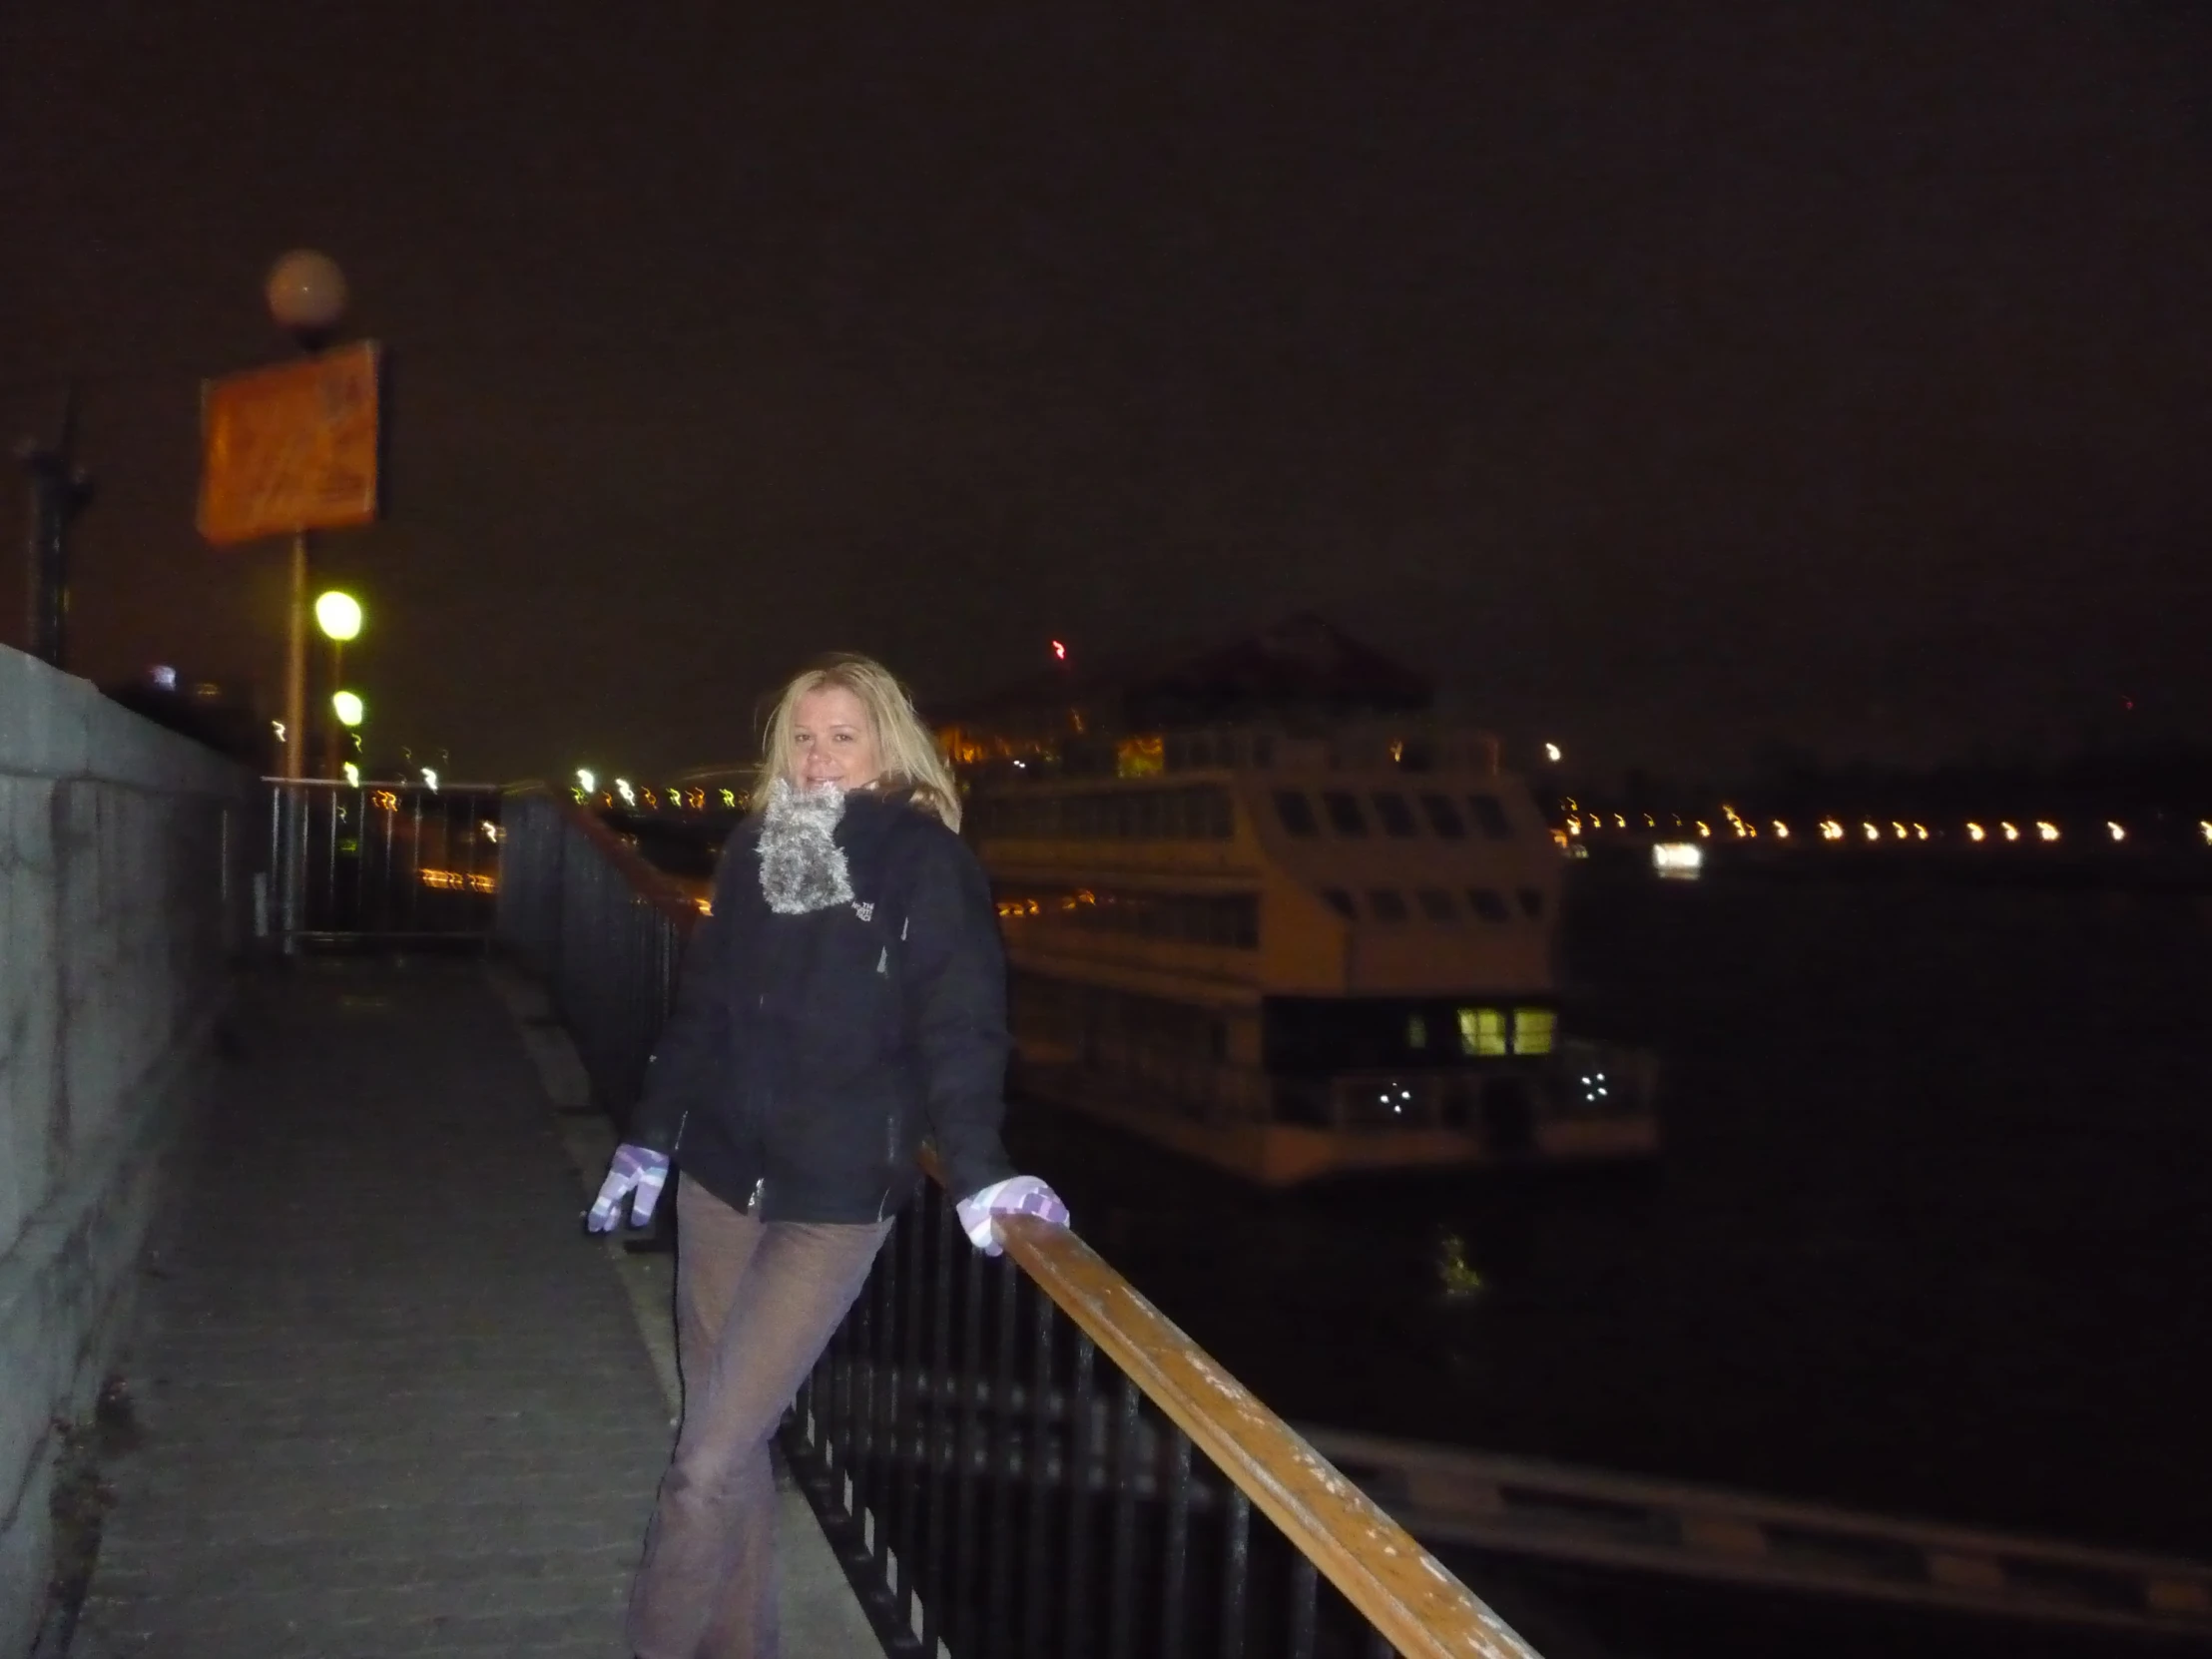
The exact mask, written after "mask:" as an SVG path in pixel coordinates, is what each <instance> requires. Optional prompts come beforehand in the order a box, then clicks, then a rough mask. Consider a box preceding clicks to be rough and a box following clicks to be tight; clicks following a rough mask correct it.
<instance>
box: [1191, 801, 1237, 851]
mask: <svg viewBox="0 0 2212 1659" xmlns="http://www.w3.org/2000/svg"><path fill="white" fill-rule="evenodd" d="M1199 801H1200V804H1201V805H1202V806H1203V808H1204V809H1205V811H1204V813H1203V815H1202V816H1203V821H1204V824H1205V829H1204V831H1203V832H1204V833H1205V835H1206V836H1207V837H1208V838H1209V839H1211V840H1217V841H1225V840H1229V839H1231V838H1232V837H1234V836H1235V834H1236V832H1237V816H1236V814H1235V813H1233V812H1232V811H1230V807H1229V792H1228V791H1227V790H1202V791H1201V792H1199Z"/></svg>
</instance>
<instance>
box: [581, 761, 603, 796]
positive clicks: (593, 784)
mask: <svg viewBox="0 0 2212 1659" xmlns="http://www.w3.org/2000/svg"><path fill="white" fill-rule="evenodd" d="M576 787H577V788H578V789H580V790H582V791H583V792H584V793H585V794H586V795H597V794H598V793H599V780H598V779H597V778H596V777H594V776H593V775H592V770H591V768H590V767H578V768H577V769H576Z"/></svg>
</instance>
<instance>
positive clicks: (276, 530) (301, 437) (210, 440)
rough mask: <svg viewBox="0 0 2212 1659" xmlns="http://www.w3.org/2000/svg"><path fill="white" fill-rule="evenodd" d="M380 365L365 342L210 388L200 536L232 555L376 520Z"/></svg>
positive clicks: (204, 411) (205, 402)
mask: <svg viewBox="0 0 2212 1659" xmlns="http://www.w3.org/2000/svg"><path fill="white" fill-rule="evenodd" d="M379 361H380V358H379V349H378V347H377V346H376V344H375V343H374V342H373V341H363V342H362V343H361V344H359V345H346V346H340V347H339V348H338V349H337V350H335V351H325V352H323V353H322V354H321V355H319V356H315V357H309V358H306V359H305V360H303V361H300V362H296V363H281V364H278V365H277V367H275V368H258V369H254V370H252V371H250V372H248V373H245V374H231V375H226V376H225V377H224V378H222V379H220V380H211V381H209V382H208V384H207V385H206V387H205V388H204V389H203V392H202V396H201V429H202V431H201V435H202V439H203V445H204V447H203V450H202V464H201V470H200V533H201V534H202V535H203V536H206V537H207V538H208V540H210V541H212V542H214V543H215V544H216V545H217V546H219V547H222V546H227V545H229V544H231V543H233V542H242V541H255V540H258V539H259V538H261V537H263V536H288V535H292V534H294V533H296V532H298V531H301V530H335V529H342V528H344V527H345V526H347V525H354V524H367V523H370V522H371V521H373V520H374V519H375V517H376V457H377V415H378V410H377V377H378V368H379Z"/></svg>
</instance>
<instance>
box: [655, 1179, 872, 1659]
mask: <svg viewBox="0 0 2212 1659" xmlns="http://www.w3.org/2000/svg"><path fill="white" fill-rule="evenodd" d="M676 1203H677V1222H678V1230H677V1259H676V1340H677V1359H678V1361H679V1363H680V1364H681V1365H682V1367H683V1372H684V1424H683V1428H682V1430H681V1431H680V1432H679V1433H678V1435H677V1437H676V1454H675V1456H674V1457H673V1458H672V1459H670V1462H669V1466H668V1473H667V1474H666V1475H664V1476H663V1477H662V1479H661V1492H660V1498H659V1501H658V1502H657V1503H656V1504H655V1506H654V1510H653V1521H652V1524H651V1525H650V1526H649V1527H648V1528H647V1530H646V1534H645V1559H644V1561H643V1562H642V1563H641V1564H640V1565H639V1567H638V1576H637V1579H636V1581H635V1582H634V1583H633V1584H632V1585H631V1588H630V1632H629V1633H630V1645H631V1646H632V1647H633V1648H634V1649H636V1650H637V1653H638V1654H639V1656H640V1659H776V1656H777V1655H778V1653H779V1652H780V1651H781V1641H780V1636H779V1632H778V1629H777V1616H776V1591H777V1566H776V1511H777V1497H776V1478H775V1475H774V1473H773V1472H772V1470H771V1467H770V1463H769V1450H768V1446H769V1438H770V1436H771V1435H773V1434H774V1433H775V1432H776V1426H777V1424H778V1423H779V1422H780V1421H782V1420H783V1415H784V1411H785V1408H786V1407H787V1406H789V1405H790V1404H791V1401H792V1396H793V1395H794V1394H796V1393H797V1392H798V1391H799V1385H800V1383H804V1382H805V1381H806V1380H807V1374H808V1372H810V1371H811V1370H813V1369H814V1364H815V1361H816V1360H817V1359H818V1358H819V1357H820V1356H821V1354H822V1351H823V1349H824V1348H825V1347H826V1346H828V1344H829V1341H830V1334H831V1333H832V1332H834V1331H835V1330H836V1328H837V1322H838V1321H839V1320H841V1319H842V1318H843V1317H844V1313H845V1310H846V1309H847V1308H849V1307H851V1306H852V1302H853V1299H854V1298H855V1297H857V1296H858V1295H859V1292H860V1287H861V1285H862V1284H864V1283H865V1282H866V1280H867V1271H868V1266H869V1264H870V1263H872V1262H873V1261H874V1260H875V1253H876V1251H877V1250H878V1249H880V1248H881V1246H882V1243H883V1239H884V1237H885V1235H887V1234H888V1233H889V1232H890V1225H891V1224H890V1223H889V1222H887V1221H884V1222H863V1223H860V1224H859V1225H857V1226H840V1225H831V1224H827V1223H825V1224H813V1223H801V1222H770V1223H767V1224H763V1223H761V1222H758V1221H756V1220H754V1219H753V1218H752V1217H751V1216H749V1215H747V1214H745V1213H744V1212H743V1211H739V1210H733V1209H732V1208H731V1207H730V1206H729V1205H727V1204H725V1203H723V1202H722V1201H721V1200H720V1199H718V1198H716V1197H715V1196H714V1195H713V1194H712V1193H710V1192H708V1191H707V1190H706V1189H705V1188H704V1187H701V1186H699V1185H698V1184H697V1183H695V1182H691V1181H683V1180H679V1182H678V1185H677V1189H676Z"/></svg>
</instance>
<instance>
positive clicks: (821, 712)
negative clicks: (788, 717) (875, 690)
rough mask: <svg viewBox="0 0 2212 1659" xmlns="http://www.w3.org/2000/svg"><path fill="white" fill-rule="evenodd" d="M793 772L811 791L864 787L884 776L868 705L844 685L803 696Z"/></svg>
mask: <svg viewBox="0 0 2212 1659" xmlns="http://www.w3.org/2000/svg"><path fill="white" fill-rule="evenodd" d="M791 768H792V776H793V777H795V778H797V779H798V780H799V782H800V784H801V785H802V786H803V787H805V788H808V789H819V788H820V787H821V786H823V785H824V784H834V785H835V786H836V787H837V788H838V789H840V790H864V789H866V788H867V787H868V786H869V785H870V784H872V783H874V782H875V781H876V779H878V778H880V777H881V776H882V774H883V763H882V760H881V757H879V756H878V755H877V754H876V750H875V732H874V730H873V728H871V727H870V726H869V725H868V719H867V709H866V707H865V706H864V705H863V704H862V703H861V702H860V700H859V699H858V698H857V697H855V696H853V695H852V693H850V692H848V691H846V690H845V689H844V688H843V687H842V686H824V687H822V688H821V689H820V690H819V691H811V692H809V693H808V694H807V695H806V696H805V697H802V698H801V699H800V700H799V707H798V708H797V709H796V710H795V711H794V712H793V718H792V756H791Z"/></svg>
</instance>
